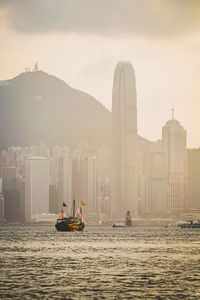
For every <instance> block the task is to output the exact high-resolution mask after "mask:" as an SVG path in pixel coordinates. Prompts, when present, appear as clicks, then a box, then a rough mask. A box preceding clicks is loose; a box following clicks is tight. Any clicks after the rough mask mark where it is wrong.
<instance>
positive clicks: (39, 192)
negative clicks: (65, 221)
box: [25, 156, 49, 222]
mask: <svg viewBox="0 0 200 300" xmlns="http://www.w3.org/2000/svg"><path fill="white" fill-rule="evenodd" d="M42 213H46V214H48V213H49V160H48V159H47V158H45V157H43V156H31V157H28V158H27V159H26V161H25V217H26V221H27V222H31V221H32V219H33V218H34V214H42Z"/></svg>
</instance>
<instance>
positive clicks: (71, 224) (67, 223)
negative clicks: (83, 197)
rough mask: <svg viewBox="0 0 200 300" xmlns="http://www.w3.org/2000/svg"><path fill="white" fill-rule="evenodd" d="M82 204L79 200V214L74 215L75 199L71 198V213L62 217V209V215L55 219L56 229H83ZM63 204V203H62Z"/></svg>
mask: <svg viewBox="0 0 200 300" xmlns="http://www.w3.org/2000/svg"><path fill="white" fill-rule="evenodd" d="M82 205H85V203H83V202H82V201H81V207H80V211H78V212H79V214H78V215H77V216H76V215H75V200H73V214H72V216H70V217H67V218H66V217H64V212H63V210H62V215H61V216H60V217H59V218H58V219H57V221H56V224H55V227H56V229H57V230H58V231H83V228H84V227H85V223H84V221H83V217H82ZM63 206H66V205H64V203H63Z"/></svg>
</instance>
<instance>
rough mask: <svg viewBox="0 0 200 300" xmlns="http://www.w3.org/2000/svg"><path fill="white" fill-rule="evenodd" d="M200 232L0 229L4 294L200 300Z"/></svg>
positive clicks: (17, 296)
mask: <svg viewBox="0 0 200 300" xmlns="http://www.w3.org/2000/svg"><path fill="white" fill-rule="evenodd" d="M199 270H200V230H199V229H181V228H121V229H120V228H115V229H114V228H86V229H85V231H84V232H66V233H62V232H57V231H56V230H55V229H54V227H0V298H1V299H3V298H11V297H12V298H15V299H24V298H26V299H29V298H33V299H35V298H41V299H88V298H90V299H137V298H141V299H144V298H146V299H183V298H185V299H200V271H199Z"/></svg>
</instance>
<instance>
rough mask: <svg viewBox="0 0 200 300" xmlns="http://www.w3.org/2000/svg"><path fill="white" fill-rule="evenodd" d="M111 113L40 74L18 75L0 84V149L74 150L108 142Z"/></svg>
mask: <svg viewBox="0 0 200 300" xmlns="http://www.w3.org/2000/svg"><path fill="white" fill-rule="evenodd" d="M110 127H111V113H110V112H109V111H108V110H107V109H106V108H105V107H104V106H103V105H102V104H100V102H98V101H97V100H96V99H94V98H93V97H91V96H90V95H88V94H86V93H84V92H81V91H79V90H76V89H73V88H71V87H70V86H69V85H67V84H66V83H65V82H64V81H62V80H60V79H58V78H56V77H54V76H51V75H49V74H47V73H45V72H43V71H36V72H27V73H22V74H20V75H19V76H17V77H15V78H13V79H11V80H7V81H0V148H1V149H5V148H7V147H9V146H29V145H33V144H37V143H39V142H41V141H43V142H45V143H46V144H47V145H48V146H53V145H68V146H70V147H75V146H76V145H77V143H78V142H79V141H86V142H88V143H89V144H91V145H100V144H102V143H107V142H108V141H109V139H110Z"/></svg>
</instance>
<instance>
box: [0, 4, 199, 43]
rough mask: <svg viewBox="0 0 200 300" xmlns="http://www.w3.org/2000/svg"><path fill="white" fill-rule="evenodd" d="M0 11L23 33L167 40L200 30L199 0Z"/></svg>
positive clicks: (41, 6)
mask: <svg viewBox="0 0 200 300" xmlns="http://www.w3.org/2000/svg"><path fill="white" fill-rule="evenodd" d="M0 12H1V13H0V16H1V27H2V26H3V25H4V27H5V26H7V27H8V28H12V29H13V30H15V31H19V32H23V33H46V32H64V33H77V34H85V33H87V34H88V33H89V34H95V35H103V36H129V35H142V36H148V37H159V38H161V37H163V38H165V37H171V36H177V35H180V36H181V35H185V34H189V33H191V32H195V31H198V30H199V29H200V1H199V0H58V1H56V0H42V1H41V0H0ZM2 23H3V25H2Z"/></svg>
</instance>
